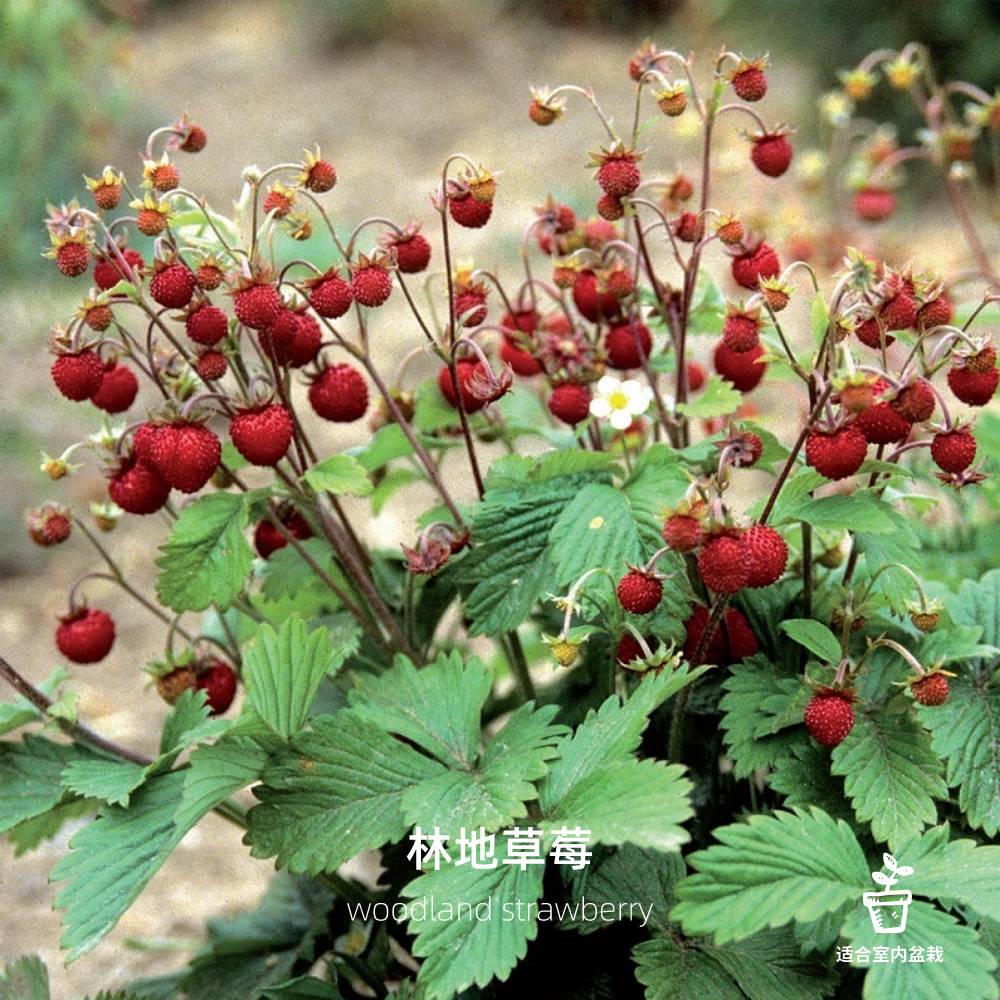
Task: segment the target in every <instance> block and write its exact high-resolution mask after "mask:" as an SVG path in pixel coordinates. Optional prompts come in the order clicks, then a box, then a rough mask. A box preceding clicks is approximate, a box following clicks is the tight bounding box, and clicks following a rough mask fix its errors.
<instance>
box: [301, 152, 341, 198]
mask: <svg viewBox="0 0 1000 1000" xmlns="http://www.w3.org/2000/svg"><path fill="white" fill-rule="evenodd" d="M316 152H317V153H318V152H319V150H318V149H317V150H316ZM303 167H304V169H303V171H302V173H301V175H300V177H299V180H300V181H301V182H302V186H303V187H305V188H306V189H307V190H309V191H312V192H313V193H314V194H326V192H327V191H332V190H333V188H334V187H335V186H336V184H337V168H336V167H334V165H333V164H332V163H331V162H330V161H329V160H322V159H320V158H319V157H318V156H315V155H314V154H312V153H309V152H307V153H306V162H305V164H304V165H303Z"/></svg>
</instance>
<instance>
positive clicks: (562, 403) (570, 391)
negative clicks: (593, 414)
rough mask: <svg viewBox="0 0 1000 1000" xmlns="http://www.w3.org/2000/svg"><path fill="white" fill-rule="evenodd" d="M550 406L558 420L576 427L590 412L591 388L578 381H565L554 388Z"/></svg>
mask: <svg viewBox="0 0 1000 1000" xmlns="http://www.w3.org/2000/svg"><path fill="white" fill-rule="evenodd" d="M548 407H549V413H551V414H552V416H554V417H555V418H556V420H561V421H562V422H563V423H564V424H569V425H570V427H575V426H576V425H577V424H579V423H582V422H583V421H584V420H586V419H587V417H588V416H589V414H590V390H589V389H588V388H587V387H586V386H585V385H580V383H578V382H563V383H562V384H561V385H557V386H556V387H555V388H554V389H553V390H552V395H550V396H549V401H548Z"/></svg>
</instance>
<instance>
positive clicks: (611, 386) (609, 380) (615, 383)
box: [597, 375, 621, 396]
mask: <svg viewBox="0 0 1000 1000" xmlns="http://www.w3.org/2000/svg"><path fill="white" fill-rule="evenodd" d="M620 388H621V381H620V380H619V379H616V378H615V377H614V375H605V376H604V377H603V378H602V379H601V380H600V381H599V382H598V383H597V391H598V392H599V393H600V394H601V395H602V396H610V395H611V393H613V392H617V391H618V390H619V389H620Z"/></svg>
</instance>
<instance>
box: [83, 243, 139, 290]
mask: <svg viewBox="0 0 1000 1000" xmlns="http://www.w3.org/2000/svg"><path fill="white" fill-rule="evenodd" d="M121 255H122V257H124V258H125V263H126V264H128V266H129V267H130V268H132V270H133V271H135V272H136V273H138V272H139V271H140V270H142V268H144V267H145V266H146V262H145V261H144V260H143V259H142V254H141V253H139V251H138V250H133V249H132V248H131V247H122V248H121ZM124 279H125V275H124V274H123V273H122V270H121V265H120V264H119V262H118V259H117V258H116V257H104V256H101V257H99V258H98V259H97V260H96V261H95V262H94V284H95V285H97V287H98V288H99V289H100V290H101V291H102V292H106V291H107V290H108V289H109V288H114V287H115V285H117V284H118V282H119V281H122V280H124Z"/></svg>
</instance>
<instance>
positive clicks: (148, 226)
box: [135, 207, 167, 236]
mask: <svg viewBox="0 0 1000 1000" xmlns="http://www.w3.org/2000/svg"><path fill="white" fill-rule="evenodd" d="M135 228H136V229H138V230H139V232H140V233H142V235H143V236H159V235H160V233H162V232H163V230H164V229H166V228H167V215H166V213H165V212H161V211H160V210H159V209H157V208H149V207H146V208H140V209H139V211H138V212H136V215H135Z"/></svg>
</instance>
